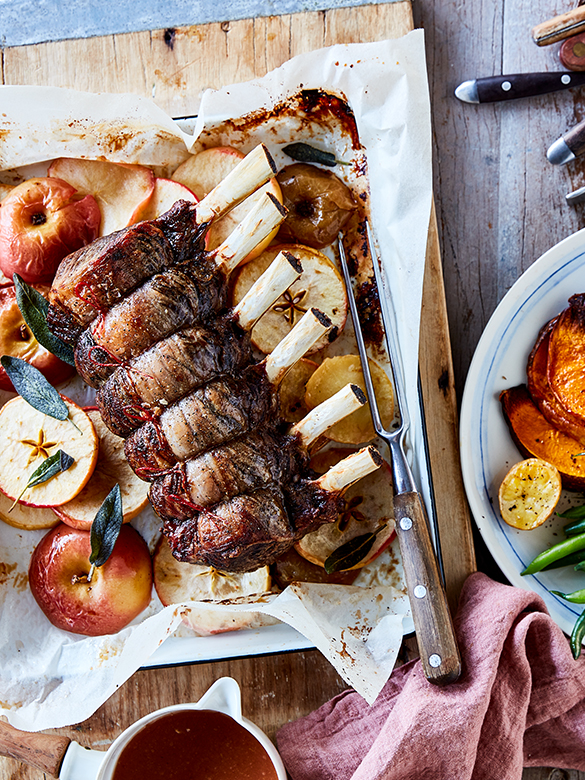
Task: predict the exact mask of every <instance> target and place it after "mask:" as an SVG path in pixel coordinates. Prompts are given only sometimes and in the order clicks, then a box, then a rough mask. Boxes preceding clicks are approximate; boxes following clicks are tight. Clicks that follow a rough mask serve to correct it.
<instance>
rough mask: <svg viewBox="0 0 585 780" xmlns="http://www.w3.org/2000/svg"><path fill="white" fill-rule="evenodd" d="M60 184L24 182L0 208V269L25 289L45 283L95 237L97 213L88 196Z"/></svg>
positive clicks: (56, 181)
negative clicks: (15, 276)
mask: <svg viewBox="0 0 585 780" xmlns="http://www.w3.org/2000/svg"><path fill="white" fill-rule="evenodd" d="M76 193H77V190H76V189H75V187H72V186H71V185H70V184H68V183H67V182H65V181H62V180H61V179H55V178H51V177H46V178H39V179H28V180H27V181H24V182H22V184H19V185H18V186H17V187H15V188H14V189H13V190H11V191H10V192H9V194H8V195H7V196H6V197H5V198H4V200H3V201H2V204H1V207H0V269H2V271H3V273H4V274H6V276H7V277H8V278H9V279H12V275H13V274H14V273H18V274H19V275H20V276H21V277H22V278H23V279H24V281H25V282H28V283H29V284H34V283H39V282H50V281H51V279H52V278H53V276H54V275H55V271H56V270H57V266H58V265H59V263H60V262H61V260H62V259H63V258H64V257H65V256H66V255H68V254H70V253H71V252H74V251H75V250H76V249H79V248H80V247H82V246H85V245H86V244H89V243H90V242H91V241H93V240H94V238H96V236H97V235H98V231H99V227H100V222H101V212H100V208H99V206H98V204H97V202H96V200H95V198H94V197H93V196H92V195H86V196H85V197H79V196H76Z"/></svg>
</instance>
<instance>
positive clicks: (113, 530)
mask: <svg viewBox="0 0 585 780" xmlns="http://www.w3.org/2000/svg"><path fill="white" fill-rule="evenodd" d="M122 521H123V514H122V493H121V492H120V485H118V484H116V485H114V487H113V488H112V489H111V490H110V492H109V493H108V495H107V496H106V497H105V498H104V500H103V503H102V505H101V506H100V508H99V509H98V511H97V514H96V516H95V517H94V520H93V523H92V524H91V532H90V538H91V555H90V556H89V562H90V563H91V570H90V573H89V576H88V581H89V580H90V579H91V574H92V573H93V570H94V568H95V567H96V566H103V565H104V563H105V562H106V561H107V560H108V558H109V557H110V555H111V554H112V550H113V549H114V545H115V544H116V540H117V538H118V535H119V533H120V529H121V528H122Z"/></svg>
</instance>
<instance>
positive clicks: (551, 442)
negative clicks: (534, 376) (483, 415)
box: [500, 385, 585, 490]
mask: <svg viewBox="0 0 585 780" xmlns="http://www.w3.org/2000/svg"><path fill="white" fill-rule="evenodd" d="M500 402H501V404H502V409H503V412H504V417H505V418H506V422H507V423H508V426H509V427H510V433H511V435H512V438H513V439H514V442H515V444H516V446H517V447H518V449H519V450H520V452H521V453H522V454H523V455H524V456H525V457H527V458H540V459H541V460H545V461H547V462H548V463H551V464H552V465H553V466H556V468H557V469H558V470H559V472H560V475H561V480H562V483H563V487H565V488H568V489H576V490H583V489H585V452H584V451H583V445H582V444H580V443H579V442H578V441H576V439H573V438H572V437H571V436H567V434H566V433H563V432H562V431H559V430H558V428H555V426H553V425H551V424H550V423H549V422H548V420H547V419H546V418H545V417H544V415H543V414H542V413H541V412H540V410H539V409H538V407H537V406H536V404H535V403H534V401H533V400H532V398H531V397H530V394H529V393H528V389H527V388H526V386H525V385H518V386H517V387H511V388H510V389H508V390H504V391H503V392H502V393H501V394H500Z"/></svg>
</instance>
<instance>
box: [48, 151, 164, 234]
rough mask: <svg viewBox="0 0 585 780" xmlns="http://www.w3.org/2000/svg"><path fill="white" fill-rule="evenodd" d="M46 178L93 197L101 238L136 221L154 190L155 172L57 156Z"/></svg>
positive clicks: (138, 167)
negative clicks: (54, 178)
mask: <svg viewBox="0 0 585 780" xmlns="http://www.w3.org/2000/svg"><path fill="white" fill-rule="evenodd" d="M49 176H56V177H57V178H59V179H64V180H65V181H66V182H69V184H71V185H72V186H73V187H75V189H76V190H77V191H78V192H79V193H80V194H82V195H93V196H94V198H95V199H96V201H97V202H98V205H99V207H100V211H101V214H102V222H101V225H100V232H99V234H100V236H105V235H108V234H109V233H113V232H114V231H115V230H120V229H121V228H124V227H127V226H128V225H132V224H134V222H138V220H139V219H140V215H141V213H142V211H143V210H144V209H145V207H146V204H147V203H148V201H149V200H150V198H151V196H152V193H153V191H154V173H153V172H152V171H151V170H150V168H146V167H145V166H143V165H130V164H127V163H113V162H107V161H106V160H80V159H76V158H72V157H60V158H59V159H58V160H55V161H54V162H52V163H51V165H50V167H49Z"/></svg>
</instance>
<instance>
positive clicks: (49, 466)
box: [8, 450, 75, 512]
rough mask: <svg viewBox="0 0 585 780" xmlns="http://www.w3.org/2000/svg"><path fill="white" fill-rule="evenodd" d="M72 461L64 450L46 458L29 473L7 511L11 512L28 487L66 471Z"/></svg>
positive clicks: (73, 460)
mask: <svg viewBox="0 0 585 780" xmlns="http://www.w3.org/2000/svg"><path fill="white" fill-rule="evenodd" d="M74 462H75V459H74V458H72V457H71V455H68V454H67V453H66V452H65V451H64V450H57V452H55V453H54V454H53V455H51V456H50V457H48V458H46V459H45V460H44V461H43V462H42V463H41V465H40V466H38V468H36V469H35V470H34V471H33V473H32V474H31V475H30V477H29V478H28V482H27V483H26V487H25V488H24V489H23V490H22V491H21V493H20V495H19V496H18V498H17V499H15V501H14V503H13V504H12V506H11V507H10V509H9V510H8V511H9V512H11V511H12V510H13V509H14V507H15V506H16V505H17V504H18V502H19V501H20V499H21V498H22V497H23V495H24V493H25V492H26V491H27V490H28V489H29V488H31V487H35V486H36V485H40V484H41V483H42V482H47V480H49V479H51V477H54V476H55V475H56V474H60V473H61V472H62V471H67V469H68V468H69V467H70V466H72V465H73V463H74Z"/></svg>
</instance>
